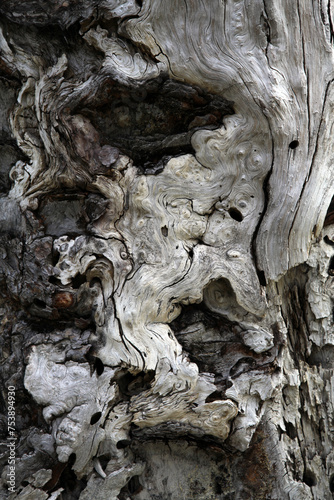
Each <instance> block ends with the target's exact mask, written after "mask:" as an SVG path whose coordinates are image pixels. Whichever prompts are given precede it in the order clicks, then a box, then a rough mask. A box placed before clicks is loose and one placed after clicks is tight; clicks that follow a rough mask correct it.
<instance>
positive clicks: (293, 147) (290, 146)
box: [289, 141, 299, 149]
mask: <svg viewBox="0 0 334 500" xmlns="http://www.w3.org/2000/svg"><path fill="white" fill-rule="evenodd" d="M298 146H299V141H291V142H290V144H289V148H290V149H296V148H297V147H298Z"/></svg>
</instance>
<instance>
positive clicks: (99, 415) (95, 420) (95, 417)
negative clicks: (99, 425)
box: [90, 411, 102, 425]
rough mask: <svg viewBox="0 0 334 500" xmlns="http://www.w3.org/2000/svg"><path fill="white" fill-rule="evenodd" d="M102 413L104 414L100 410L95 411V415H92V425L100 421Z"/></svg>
mask: <svg viewBox="0 0 334 500" xmlns="http://www.w3.org/2000/svg"><path fill="white" fill-rule="evenodd" d="M101 415H102V412H100V411H97V412H96V413H94V415H92V418H91V419H90V425H94V424H96V422H98V421H99V420H100V418H101Z"/></svg>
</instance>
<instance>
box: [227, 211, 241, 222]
mask: <svg viewBox="0 0 334 500" xmlns="http://www.w3.org/2000/svg"><path fill="white" fill-rule="evenodd" d="M228 213H229V214H230V216H231V217H232V219H234V220H236V221H237V222H241V221H242V220H243V216H242V213H241V212H239V210H238V209H237V208H230V209H229V211H228Z"/></svg>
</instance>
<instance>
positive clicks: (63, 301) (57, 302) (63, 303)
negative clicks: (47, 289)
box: [53, 292, 74, 309]
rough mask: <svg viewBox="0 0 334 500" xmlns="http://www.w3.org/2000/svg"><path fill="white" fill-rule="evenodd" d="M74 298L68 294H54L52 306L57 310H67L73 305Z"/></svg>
mask: <svg viewBox="0 0 334 500" xmlns="http://www.w3.org/2000/svg"><path fill="white" fill-rule="evenodd" d="M73 302H74V298H73V295H72V294H71V293H69V292H60V293H56V295H55V296H54V299H53V304H54V306H55V307H56V308H57V309H68V308H69V307H71V306H72V305H73Z"/></svg>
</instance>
